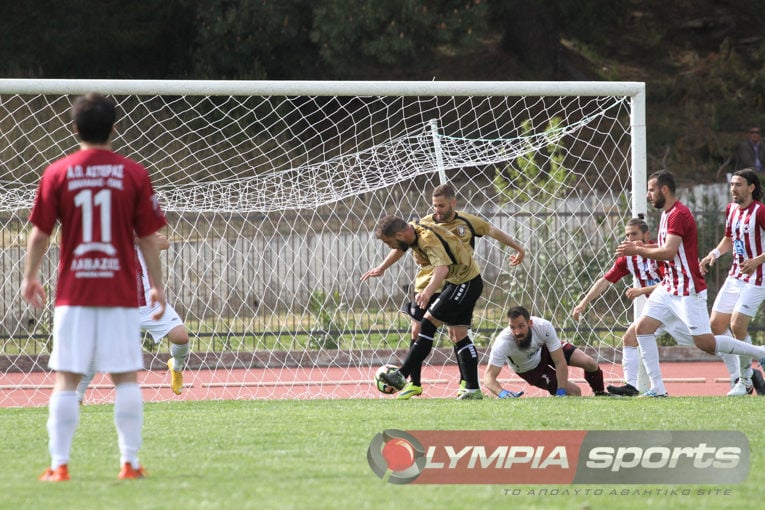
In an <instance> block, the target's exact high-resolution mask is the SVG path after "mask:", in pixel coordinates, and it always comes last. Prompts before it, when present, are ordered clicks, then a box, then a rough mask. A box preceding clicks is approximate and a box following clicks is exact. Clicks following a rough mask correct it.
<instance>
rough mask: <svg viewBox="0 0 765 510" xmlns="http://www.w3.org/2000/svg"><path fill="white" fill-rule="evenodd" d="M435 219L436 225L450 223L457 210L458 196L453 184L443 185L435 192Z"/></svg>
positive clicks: (433, 198)
mask: <svg viewBox="0 0 765 510" xmlns="http://www.w3.org/2000/svg"><path fill="white" fill-rule="evenodd" d="M432 204H433V218H434V219H435V220H436V223H443V222H445V221H449V220H451V219H452V218H453V217H454V210H455V209H456V208H457V194H456V193H455V192H454V188H452V185H451V184H441V185H439V186H436V189H434V190H433V197H432Z"/></svg>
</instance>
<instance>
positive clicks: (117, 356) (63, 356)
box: [48, 306, 143, 374]
mask: <svg viewBox="0 0 765 510" xmlns="http://www.w3.org/2000/svg"><path fill="white" fill-rule="evenodd" d="M48 367H49V368H51V369H53V370H58V371H65V372H74V373H77V374H85V373H87V372H89V371H90V368H91V367H93V368H94V369H95V370H96V371H98V372H106V373H112V374H121V373H124V372H134V371H137V370H143V352H142V350H141V329H140V327H139V319H138V308H119V307H96V306H57V307H55V309H54V311H53V352H52V353H51V355H50V360H49V361H48Z"/></svg>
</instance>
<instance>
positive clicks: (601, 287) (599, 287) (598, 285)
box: [571, 277, 611, 321]
mask: <svg viewBox="0 0 765 510" xmlns="http://www.w3.org/2000/svg"><path fill="white" fill-rule="evenodd" d="M610 285H611V282H609V281H608V280H606V279H605V278H603V277H600V278H599V279H598V280H597V281H596V282H595V283H593V284H592V287H590V290H589V291H587V294H586V295H585V296H584V297H583V298H582V300H581V301H580V302H579V304H578V305H576V306H575V307H574V309H573V310H572V312H571V316H572V317H573V318H574V320H577V321H578V320H579V317H580V316H581V315H582V312H584V311H585V310H586V309H587V305H589V304H590V303H591V302H592V301H593V300H594V299H595V298H597V297H598V296H600V295H601V294H603V293H604V292H605V291H606V289H607V288H608V287H609V286H610Z"/></svg>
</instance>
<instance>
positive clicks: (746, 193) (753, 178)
mask: <svg viewBox="0 0 765 510" xmlns="http://www.w3.org/2000/svg"><path fill="white" fill-rule="evenodd" d="M730 194H731V196H732V197H733V201H734V202H736V203H737V204H749V202H750V199H749V197H750V196H751V200H760V199H761V198H762V184H760V178H759V176H758V175H757V174H756V173H755V171H754V170H752V169H751V168H743V169H741V170H737V171H735V172H733V176H732V177H731V178H730Z"/></svg>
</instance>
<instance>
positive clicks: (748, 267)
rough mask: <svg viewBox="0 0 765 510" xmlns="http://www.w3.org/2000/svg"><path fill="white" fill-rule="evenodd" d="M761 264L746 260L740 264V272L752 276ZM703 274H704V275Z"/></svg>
mask: <svg viewBox="0 0 765 510" xmlns="http://www.w3.org/2000/svg"><path fill="white" fill-rule="evenodd" d="M757 266H759V264H758V263H757V262H755V260H754V259H746V260H744V261H743V262H740V263H739V264H738V268H739V270H741V272H742V273H744V274H752V273H754V271H755V270H756V269H757ZM702 274H703V273H702Z"/></svg>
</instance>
